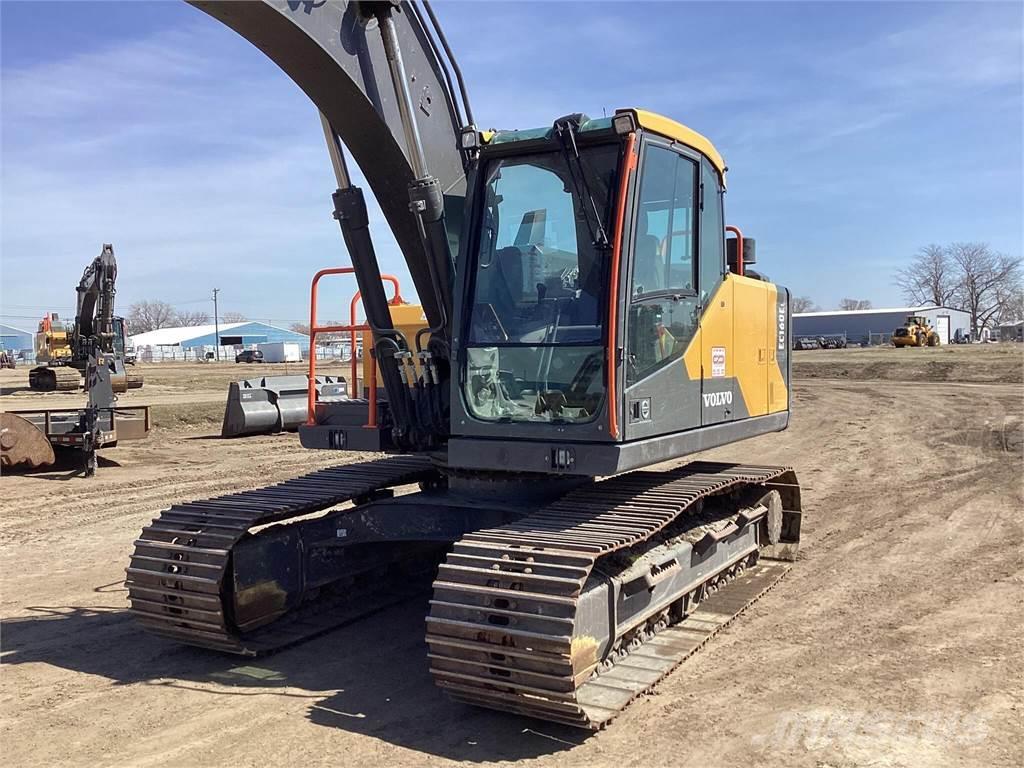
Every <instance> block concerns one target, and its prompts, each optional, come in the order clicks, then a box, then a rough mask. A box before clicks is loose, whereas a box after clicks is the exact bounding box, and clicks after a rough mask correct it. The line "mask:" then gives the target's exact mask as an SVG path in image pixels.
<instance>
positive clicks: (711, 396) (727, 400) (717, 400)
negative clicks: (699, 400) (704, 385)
mask: <svg viewBox="0 0 1024 768" xmlns="http://www.w3.org/2000/svg"><path fill="white" fill-rule="evenodd" d="M703 398H704V407H705V408H714V407H716V406H720V405H732V392H705V393H704V394H703Z"/></svg>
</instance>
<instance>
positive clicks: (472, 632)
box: [427, 463, 798, 729]
mask: <svg viewBox="0 0 1024 768" xmlns="http://www.w3.org/2000/svg"><path fill="white" fill-rule="evenodd" d="M751 486H757V487H762V488H765V489H766V490H769V489H773V488H782V489H792V488H794V487H795V486H796V477H795V475H794V474H793V472H792V470H790V469H788V468H785V467H761V466H740V465H733V464H715V463H693V464H689V465H686V466H685V467H682V468H680V469H677V470H674V471H671V472H664V473H662V472H635V473H631V474H628V475H623V476H620V477H616V478H612V479H610V480H606V481H603V482H600V483H596V484H594V485H592V486H588V487H586V488H583V489H580V490H577V491H574V492H571V493H569V494H568V495H566V496H564V497H563V498H561V499H560V500H558V501H556V502H554V503H553V504H550V505H549V506H547V507H545V508H543V509H541V510H539V511H538V512H537V513H535V514H532V515H530V516H528V517H525V518H523V519H521V520H519V521H518V522H516V523H513V524H510V525H505V526H501V527H498V528H492V529H488V530H481V531H477V532H475V533H471V534H467V535H466V536H464V537H463V538H462V539H460V540H459V541H458V542H456V543H455V546H454V548H453V550H452V552H451V554H450V555H449V556H448V558H447V560H446V562H445V563H444V564H443V565H441V567H440V569H439V572H438V578H437V581H435V582H434V599H433V600H432V601H431V611H430V615H429V617H428V618H427V644H428V645H429V647H430V653H429V656H430V663H431V673H432V675H433V677H434V679H435V682H436V683H437V684H438V685H439V686H440V687H442V688H444V689H446V690H447V691H448V692H449V693H450V694H451V695H452V696H453V697H454V698H455V699H457V700H459V701H462V702H466V703H470V704H475V705H478V706H484V707H488V708H491V709H498V710H502V711H507V712H514V713H517V714H522V715H528V716H531V717H536V718H540V719H543V720H551V721H555V722H559V723H565V724H568V725H574V726H579V727H583V728H591V729H597V728H601V727H603V726H604V725H606V724H607V723H608V722H610V721H611V720H612V718H614V717H615V715H617V714H618V713H619V712H621V711H622V710H623V709H624V708H625V707H626V706H627V705H628V704H629V702H630V701H632V700H633V698H635V697H636V696H637V695H639V694H641V693H643V692H645V691H647V690H649V689H650V688H652V687H653V686H654V685H655V684H656V683H657V682H658V681H659V680H661V679H662V678H663V677H664V676H665V675H667V674H668V673H669V672H671V671H672V669H674V668H675V667H676V666H677V665H678V664H679V663H681V662H682V661H683V660H684V659H685V658H687V657H688V656H689V655H690V654H691V653H693V652H694V651H695V650H696V649H698V648H699V647H700V646H701V645H703V644H704V643H705V642H707V640H708V639H709V638H710V637H712V636H713V635H714V634H715V633H716V632H717V631H718V630H719V629H721V628H722V627H723V626H725V625H726V624H727V623H729V622H730V621H732V619H733V618H734V617H735V616H737V615H738V614H739V613H740V612H741V611H742V610H743V609H744V608H745V607H746V606H748V605H750V604H751V603H752V602H753V601H754V600H756V599H757V598H758V597H760V595H761V594H763V593H764V592H765V591H767V590H768V589H770V588H771V587H772V586H773V585H774V584H775V583H776V582H777V581H778V580H779V579H780V578H781V577H782V576H783V575H784V574H785V573H786V571H787V570H788V568H789V565H788V564H786V563H781V562H769V563H767V564H764V563H758V564H756V565H753V566H752V567H751V568H749V569H746V570H744V571H743V572H742V574H740V575H736V572H737V571H738V570H740V568H739V566H744V565H746V564H747V562H749V561H750V560H751V559H752V558H753V559H756V556H757V554H756V552H753V553H752V552H750V551H744V552H739V553H737V556H736V557H735V559H734V560H733V561H732V562H730V563H728V564H727V566H726V569H725V570H722V571H720V572H717V573H715V574H711V575H709V577H708V578H707V580H706V581H705V582H703V583H701V584H694V585H691V587H690V588H689V589H688V590H687V592H685V593H681V594H679V595H677V596H675V597H676V599H677V605H681V606H686V611H685V612H682V611H680V612H679V613H678V614H677V616H678V617H681V618H682V620H681V621H679V622H678V623H676V624H675V625H674V626H671V627H663V628H661V631H659V632H657V634H655V633H654V632H653V631H649V632H646V635H647V636H646V642H645V641H644V640H645V637H644V636H643V635H644V633H640V634H637V635H636V636H634V637H633V638H632V640H631V641H630V642H629V643H628V646H627V647H621V645H622V644H621V643H620V644H619V646H620V650H619V651H618V658H616V659H615V663H614V665H612V664H609V663H608V662H609V660H608V659H607V658H605V659H602V658H598V657H597V653H596V649H597V648H598V647H599V646H600V642H599V640H598V639H595V638H592V637H587V636H585V635H582V634H581V633H580V627H579V623H578V622H577V615H576V610H577V607H578V605H579V601H580V599H581V597H582V596H583V593H584V590H585V589H586V588H588V579H590V577H591V574H592V572H593V571H594V569H595V565H597V564H598V563H599V561H600V562H602V563H608V562H609V560H608V556H609V555H611V554H612V553H614V552H617V551H620V550H624V549H626V548H637V547H641V546H642V545H643V544H644V543H645V542H648V541H650V540H651V538H652V537H653V536H655V535H656V534H658V532H660V531H662V530H664V529H665V528H666V526H669V525H670V524H672V523H673V522H674V521H676V520H677V519H679V518H680V517H681V516H683V515H686V514H687V512H688V511H690V510H691V509H693V508H694V505H695V504H696V503H697V502H698V501H699V500H701V499H704V498H706V497H708V496H711V495H716V494H723V493H727V492H731V491H735V490H742V489H745V488H749V487H751ZM786 497H787V498H789V499H794V498H796V499H798V495H794V494H792V493H787V494H786ZM796 505H797V506H798V501H797V502H796ZM796 511H798V509H797V510H796ZM732 576H735V578H731V577H732ZM725 578H729V584H728V585H727V586H725V587H723V588H721V589H716V590H715V593H714V594H713V595H712V596H710V597H709V598H708V599H706V600H704V601H703V602H701V603H700V605H699V606H698V607H697V608H695V609H694V608H693V607H692V606H693V604H694V602H695V601H694V600H692V598H693V597H696V596H700V597H704V596H705V595H706V594H707V592H708V590H707V587H708V585H709V583H712V582H714V583H715V584H716V586H717V584H718V583H720V582H722V581H724V579H725ZM590 584H591V585H592V584H593V582H590ZM668 615H669V613H668V612H667V611H666V612H665V613H664V616H668ZM620 634H621V627H620ZM621 639H623V638H622V637H621V636H620V637H618V638H611V639H610V641H609V646H610V647H612V648H614V647H616V644H615V641H616V640H621Z"/></svg>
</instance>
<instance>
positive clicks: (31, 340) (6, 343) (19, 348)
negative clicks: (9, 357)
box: [0, 323, 35, 357]
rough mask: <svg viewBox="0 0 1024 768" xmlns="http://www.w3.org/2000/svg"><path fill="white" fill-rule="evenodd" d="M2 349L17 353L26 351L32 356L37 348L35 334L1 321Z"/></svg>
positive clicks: (0, 343)
mask: <svg viewBox="0 0 1024 768" xmlns="http://www.w3.org/2000/svg"><path fill="white" fill-rule="evenodd" d="M0 349H6V350H7V351H8V352H13V353H14V354H15V355H20V354H21V353H24V354H25V355H27V356H29V357H31V356H32V353H33V351H34V349H35V334H34V333H32V332H31V331H23V330H21V329H20V328H15V327H14V326H13V325H4V324H3V323H0Z"/></svg>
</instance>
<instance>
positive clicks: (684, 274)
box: [625, 137, 701, 440]
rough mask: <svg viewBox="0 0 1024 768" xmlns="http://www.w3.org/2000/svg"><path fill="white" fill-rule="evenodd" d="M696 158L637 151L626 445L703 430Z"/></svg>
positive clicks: (658, 147) (661, 150)
mask: <svg viewBox="0 0 1024 768" xmlns="http://www.w3.org/2000/svg"><path fill="white" fill-rule="evenodd" d="M699 169H700V163H699V158H698V157H697V156H696V155H691V154H690V153H689V152H687V151H685V150H683V149H681V148H677V147H673V146H672V145H671V144H670V143H668V142H667V141H662V140H659V139H656V138H653V137H647V138H646V139H645V140H644V145H643V147H642V148H641V163H640V169H639V173H640V176H639V185H638V193H637V200H636V208H635V211H634V227H633V231H634V234H633V238H632V249H631V253H632V262H631V265H630V277H629V291H630V292H629V297H628V311H627V313H626V425H625V426H626V428H625V437H626V439H627V440H634V439H639V438H644V437H650V436H653V435H660V434H665V433H670V432H680V431H683V430H686V429H692V428H694V427H698V426H700V424H701V405H700V389H701V378H700V371H699V368H698V370H697V372H696V373H693V372H692V371H690V370H689V366H688V365H687V363H686V361H685V360H684V355H685V354H686V353H687V350H689V349H691V348H692V347H693V346H694V345H697V346H698V347H699V344H700V340H699V330H698V329H699V319H700V297H699V296H698V294H697V271H696V268H697V258H696V252H697V238H696V234H697V220H698V219H697V217H698V210H697V208H698V205H697V203H698V195H699V189H698V182H699V179H700V170H699Z"/></svg>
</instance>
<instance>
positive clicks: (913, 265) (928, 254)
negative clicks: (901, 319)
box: [896, 243, 958, 307]
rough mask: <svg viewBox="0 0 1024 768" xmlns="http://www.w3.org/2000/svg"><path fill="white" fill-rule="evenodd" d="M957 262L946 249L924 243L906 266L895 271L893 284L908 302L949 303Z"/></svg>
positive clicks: (955, 276) (939, 305)
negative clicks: (894, 283)
mask: <svg viewBox="0 0 1024 768" xmlns="http://www.w3.org/2000/svg"><path fill="white" fill-rule="evenodd" d="M956 271H957V270H956V265H955V264H954V263H953V259H952V257H951V256H950V253H949V249H947V248H943V247H942V246H941V245H935V244H934V243H932V244H931V245H926V246H924V247H923V248H921V249H920V250H918V252H917V254H916V255H915V256H914V259H913V260H912V261H911V262H910V264H908V265H907V266H906V267H903V268H902V269H900V270H897V272H896V285H897V286H899V288H900V290H901V291H903V298H904V299H906V300H907V303H908V304H913V305H914V306H918V305H921V304H934V305H935V306H936V307H948V306H949V305H950V303H951V302H952V301H953V298H954V297H955V296H956V289H957V282H958V281H957V275H956Z"/></svg>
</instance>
